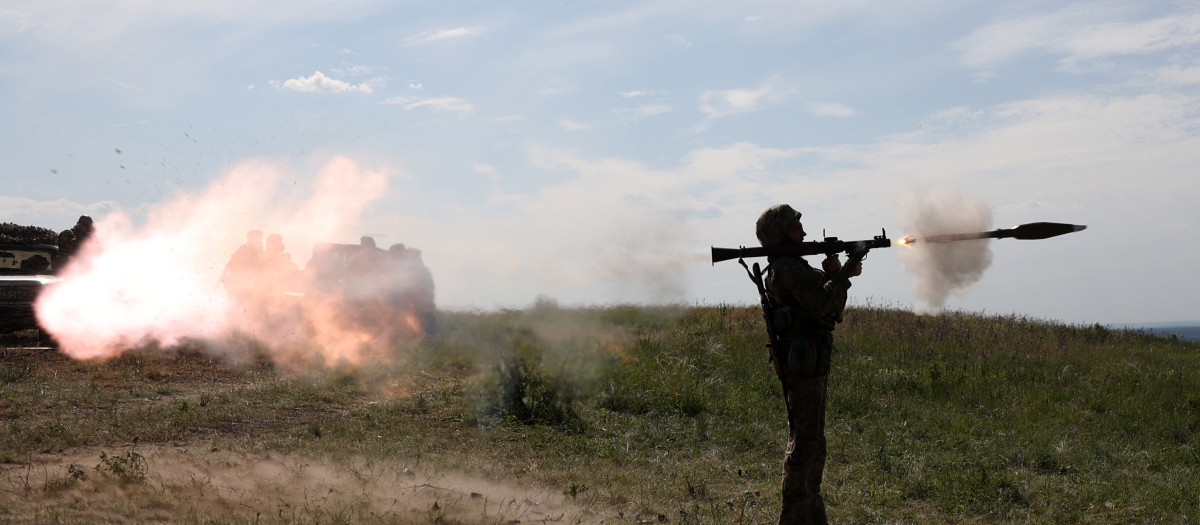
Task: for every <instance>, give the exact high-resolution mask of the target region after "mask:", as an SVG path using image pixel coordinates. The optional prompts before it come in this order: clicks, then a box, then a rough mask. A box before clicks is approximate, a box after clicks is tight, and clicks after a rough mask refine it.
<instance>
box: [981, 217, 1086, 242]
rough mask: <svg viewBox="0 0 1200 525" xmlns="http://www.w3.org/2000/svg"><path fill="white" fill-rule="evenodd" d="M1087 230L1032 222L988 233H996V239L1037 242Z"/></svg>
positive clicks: (1071, 226)
mask: <svg viewBox="0 0 1200 525" xmlns="http://www.w3.org/2000/svg"><path fill="white" fill-rule="evenodd" d="M1086 228H1087V226H1080V225H1076V224H1065V223H1061V222H1031V223H1029V224H1022V225H1020V226H1016V227H1013V228H1008V229H1000V230H993V231H991V232H988V233H995V234H996V235H994V236H992V238H994V239H1007V238H1013V239H1021V240H1025V241H1036V240H1041V239H1049V238H1051V237H1058V236H1059V235H1066V234H1068V233H1074V232H1077V231H1080V230H1084V229H1086Z"/></svg>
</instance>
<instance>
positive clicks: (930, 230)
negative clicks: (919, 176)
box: [899, 187, 992, 314]
mask: <svg viewBox="0 0 1200 525" xmlns="http://www.w3.org/2000/svg"><path fill="white" fill-rule="evenodd" d="M900 202H901V204H900V209H899V222H900V226H901V227H902V228H904V230H905V231H906V232H907V234H906V236H907V237H916V238H918V239H919V238H921V237H925V236H929V235H941V234H952V233H968V232H979V231H986V230H990V229H991V228H992V210H991V207H990V206H988V204H987V203H986V202H984V201H983V200H982V199H980V198H978V197H975V196H972V195H968V194H966V193H964V192H962V191H960V190H957V189H954V188H949V187H937V188H928V187H913V188H910V189H909V190H908V191H907V192H906V194H905V195H904V196H903V198H902V199H901V200H900ZM989 243H990V241H989V240H987V239H981V240H971V241H960V242H947V243H922V242H919V241H918V242H917V243H915V244H911V245H905V246H902V247H901V249H900V252H899V255H900V259H901V261H902V262H903V264H904V267H905V269H906V270H907V271H908V272H909V273H910V274H912V276H913V279H914V280H913V295H914V296H915V299H916V304H914V308H913V309H914V310H915V311H916V313H919V314H936V313H938V312H940V311H941V310H942V309H943V308H944V307H945V306H946V300H947V299H948V298H949V296H950V294H961V293H963V292H964V291H966V289H967V288H969V287H970V286H971V285H972V284H974V283H976V282H977V281H979V279H980V277H982V276H983V272H984V270H986V269H987V267H988V266H989V265H991V263H992V254H991V251H990V248H989Z"/></svg>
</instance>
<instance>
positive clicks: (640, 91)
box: [621, 89, 650, 98]
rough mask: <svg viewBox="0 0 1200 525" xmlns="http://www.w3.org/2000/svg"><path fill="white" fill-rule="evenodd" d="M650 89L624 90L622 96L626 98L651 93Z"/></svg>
mask: <svg viewBox="0 0 1200 525" xmlns="http://www.w3.org/2000/svg"><path fill="white" fill-rule="evenodd" d="M649 94H650V91H649V90H646V89H635V90H633V91H622V92H621V96H622V97H625V98H637V97H644V96H646V95H649Z"/></svg>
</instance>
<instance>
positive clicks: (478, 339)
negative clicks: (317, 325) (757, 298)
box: [0, 304, 1200, 524]
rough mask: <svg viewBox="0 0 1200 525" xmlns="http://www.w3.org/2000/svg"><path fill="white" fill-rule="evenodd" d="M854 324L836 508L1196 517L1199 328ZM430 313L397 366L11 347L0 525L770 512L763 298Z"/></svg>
mask: <svg viewBox="0 0 1200 525" xmlns="http://www.w3.org/2000/svg"><path fill="white" fill-rule="evenodd" d="M846 318H847V320H846V322H845V323H843V325H842V326H841V327H840V328H839V330H838V332H837V334H836V337H837V345H838V350H837V353H836V354H835V362H834V369H833V372H832V374H831V378H830V396H829V398H830V401H829V403H830V405H829V419H828V434H829V460H828V465H827V468H826V484H825V494H826V502H827V505H828V508H829V515H830V518H831V520H832V521H835V522H839V523H998V522H1006V523H1195V522H1197V521H1200V437H1198V436H1200V434H1198V432H1197V431H1198V427H1200V345H1197V344H1195V343H1188V342H1182V341H1175V340H1171V339H1164V338H1157V337H1150V336H1147V335H1145V334H1139V333H1131V332H1121V331H1112V330H1109V329H1106V328H1103V327H1100V326H1092V327H1080V326H1064V325H1060V324H1055V323H1046V322H1042V321H1037V320H1032V319H1023V318H1017V317H995V316H979V315H972V314H964V313H948V314H943V315H938V316H914V315H912V314H910V313H907V312H901V311H896V310H890V309H881V308H856V309H853V310H852V311H849V312H848V313H847V315H846ZM438 322H439V326H441V327H442V330H441V332H440V333H438V334H437V335H434V336H430V337H428V338H426V339H425V340H423V341H420V342H417V343H412V344H409V345H404V346H400V347H397V348H396V349H395V351H394V355H393V356H392V357H391V359H389V360H387V361H385V362H372V363H362V364H359V365H355V366H351V365H337V366H330V367H324V368H321V369H300V370H297V369H294V368H291V367H288V366H285V365H282V364H272V363H270V362H269V361H267V360H266V359H265V358H264V357H256V356H255V354H253V353H250V354H241V355H242V358H241V359H239V360H237V363H236V364H234V363H232V362H231V361H230V360H229V359H228V358H214V357H210V356H212V355H229V350H228V348H226V346H225V345H226V343H217V342H207V343H204V344H203V345H201V344H200V343H195V344H194V345H190V346H188V347H185V348H179V349H170V350H162V349H153V348H144V349H138V350H136V351H131V352H129V353H127V354H125V355H124V356H123V357H121V358H119V359H116V360H113V361H109V362H103V363H92V362H76V361H71V360H69V359H67V358H65V357H63V356H61V355H60V354H56V353H52V352H47V351H45V350H33V349H23V348H8V349H5V350H0V522H46V523H94V522H172V523H367V522H369V523H464V524H465V523H471V524H474V523H485V524H492V523H495V524H511V523H542V522H551V523H601V522H603V523H610V524H615V523H662V522H666V523H722V524H724V523H771V522H773V521H774V520H775V518H776V515H777V512H778V508H779V501H778V490H779V478H780V472H781V458H782V450H783V444H784V440H785V437H786V436H785V433H786V420H785V418H784V415H783V406H782V405H783V403H782V400H781V397H780V391H779V385H778V382H777V380H776V379H775V377H774V375H773V374H772V373H771V371H770V367H769V365H768V363H767V362H766V359H765V353H764V350H763V347H762V342H763V340H764V338H765V336H764V333H763V328H762V320H761V314H760V312H759V310H758V309H757V308H755V307H749V308H747V307H727V306H714V307H627V306H622V307H609V308H593V309H568V308H558V307H555V306H553V305H552V304H542V305H540V306H537V307H534V308H531V309H528V310H522V311H503V312H492V313H444V314H442V315H441V317H440V318H439V320H438ZM246 346H247V345H246V344H245V343H244V342H242V343H240V344H238V345H236V347H237V348H243V349H244V348H246ZM230 347H232V346H230Z"/></svg>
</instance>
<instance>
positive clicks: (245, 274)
mask: <svg viewBox="0 0 1200 525" xmlns="http://www.w3.org/2000/svg"><path fill="white" fill-rule="evenodd" d="M265 258H266V252H265V250H264V249H263V237H262V231H261V230H250V231H249V232H247V233H246V243H245V244H243V245H241V246H238V249H237V250H235V251H234V252H233V255H230V256H229V262H228V263H226V264H225V271H224V272H222V274H221V284H223V285H224V286H225V290H226V291H228V292H229V295H231V296H233V297H234V298H235V299H238V300H241V301H246V300H250V299H252V298H253V296H254V294H255V290H256V284H255V281H257V280H258V278H259V277H260V276H261V275H262V272H263V262H264V260H265Z"/></svg>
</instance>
